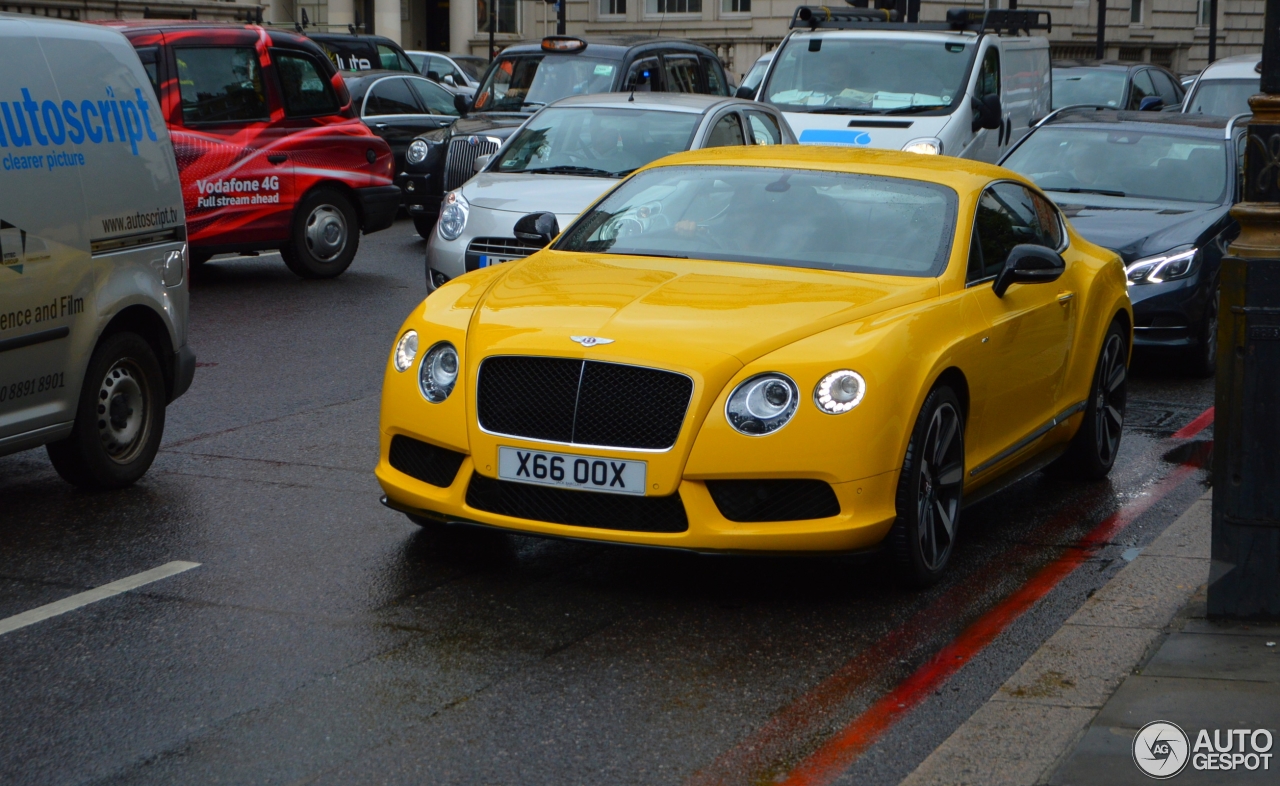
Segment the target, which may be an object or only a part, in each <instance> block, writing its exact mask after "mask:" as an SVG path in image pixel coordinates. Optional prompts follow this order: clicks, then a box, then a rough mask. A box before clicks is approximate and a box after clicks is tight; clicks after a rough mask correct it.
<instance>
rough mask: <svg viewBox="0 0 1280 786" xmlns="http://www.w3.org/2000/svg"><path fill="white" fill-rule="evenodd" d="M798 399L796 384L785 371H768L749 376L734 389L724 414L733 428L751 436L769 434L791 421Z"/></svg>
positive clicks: (798, 392) (798, 393)
mask: <svg viewBox="0 0 1280 786" xmlns="http://www.w3.org/2000/svg"><path fill="white" fill-rule="evenodd" d="M799 402H800V391H799V390H798V389H797V388H796V383H794V382H792V381H791V378H790V377H788V376H786V375H785V374H778V373H776V372H770V373H768V374H759V375H757V376H754V377H752V378H751V379H748V380H747V381H746V382H743V383H742V384H741V385H738V386H737V387H736V388H734V389H733V392H732V393H730V394H729V401H728V403H726V404H725V408H724V415H725V418H727V419H728V421H729V425H730V426H733V428H734V430H736V431H739V432H741V433H743V434H747V435H750V436H753V437H757V436H761V435H764V434H771V433H773V432H775V431H777V430H778V429H780V428H782V427H783V426H785V425H787V422H788V421H789V420H791V416H792V415H794V414H796V407H797V406H798V405H799Z"/></svg>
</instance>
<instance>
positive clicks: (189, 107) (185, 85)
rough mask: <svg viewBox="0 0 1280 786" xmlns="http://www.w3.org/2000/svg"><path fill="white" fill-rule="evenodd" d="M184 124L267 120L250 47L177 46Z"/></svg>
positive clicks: (258, 72) (254, 54) (259, 73)
mask: <svg viewBox="0 0 1280 786" xmlns="http://www.w3.org/2000/svg"><path fill="white" fill-rule="evenodd" d="M174 57H175V59H176V60H177V61H178V87H179V91H180V93H181V95H182V122H184V123H239V122H246V121H254V120H268V119H269V113H268V111H267V97H266V95H267V94H266V91H265V90H264V89H263V85H262V67H261V66H260V65H259V63H258V53H257V52H256V51H255V50H254V49H253V48H251V47H232V46H208V47H191V48H182V47H180V48H177V49H175V50H174Z"/></svg>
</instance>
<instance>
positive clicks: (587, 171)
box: [521, 166, 615, 177]
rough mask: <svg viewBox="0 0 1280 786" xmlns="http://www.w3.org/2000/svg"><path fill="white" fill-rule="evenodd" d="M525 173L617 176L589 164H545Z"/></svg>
mask: <svg viewBox="0 0 1280 786" xmlns="http://www.w3.org/2000/svg"><path fill="white" fill-rule="evenodd" d="M521 174H525V175H586V176H587V177H615V175H614V173H612V172H606V171H605V170H603V169H592V168H591V167H589V166H544V167H538V168H537V169H526V170H524V172H522V173H521Z"/></svg>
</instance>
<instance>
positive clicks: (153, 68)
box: [138, 46, 160, 97]
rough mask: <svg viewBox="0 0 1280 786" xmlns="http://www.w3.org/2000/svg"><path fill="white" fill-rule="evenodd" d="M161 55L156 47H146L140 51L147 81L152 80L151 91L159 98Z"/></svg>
mask: <svg viewBox="0 0 1280 786" xmlns="http://www.w3.org/2000/svg"><path fill="white" fill-rule="evenodd" d="M159 54H160V52H159V49H158V48H157V47H154V46H145V47H142V48H141V49H139V50H138V59H139V60H141V61H142V67H143V69H145V70H146V72H147V79H149V80H151V89H152V90H154V91H156V96H157V97H158V96H159V95H160V71H159V63H158V60H159Z"/></svg>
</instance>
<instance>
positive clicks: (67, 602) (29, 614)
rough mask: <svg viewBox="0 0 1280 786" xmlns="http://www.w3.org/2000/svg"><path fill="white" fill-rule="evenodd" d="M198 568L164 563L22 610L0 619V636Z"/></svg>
mask: <svg viewBox="0 0 1280 786" xmlns="http://www.w3.org/2000/svg"><path fill="white" fill-rule="evenodd" d="M198 567H200V563H199V562H182V561H181V560H178V561H174V562H167V563H165V564H164V565H161V566H160V567H158V568H152V569H151V570H144V571H143V572H141V573H136V574H134V575H132V576H129V577H128V578H123V579H120V580H119V581H113V582H111V583H110V584H103V585H102V586H101V587H97V588H95V589H91V590H89V591H88V592H81V593H80V594H79V595H72V596H71V597H69V598H63V599H62V600H59V601H55V602H53V603H49V604H46V605H44V606H40V607H39V608H34V609H32V610H31V611H24V612H22V613H21V614H17V615H14V616H12V617H7V618H5V619H2V620H0V636H3V635H4V634H6V633H12V632H13V631H15V630H17V629H18V628H25V627H27V626H28V625H34V624H35V623H37V622H42V621H44V620H47V619H49V618H50V617H56V616H58V615H59V614H66V613H67V612H68V611H75V610H76V609H78V608H80V607H81V606H88V605H89V604H90V603H96V602H97V601H100V600H106V599H107V598H110V597H114V596H116V595H119V594H121V593H124V592H128V591H129V590H132V589H137V588H138V587H141V586H143V585H144V584H150V583H151V582H153V581H159V580H160V579H167V578H169V577H170V576H174V575H177V574H179V573H182V572H184V571H188V570H191V569H192V568H198Z"/></svg>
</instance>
